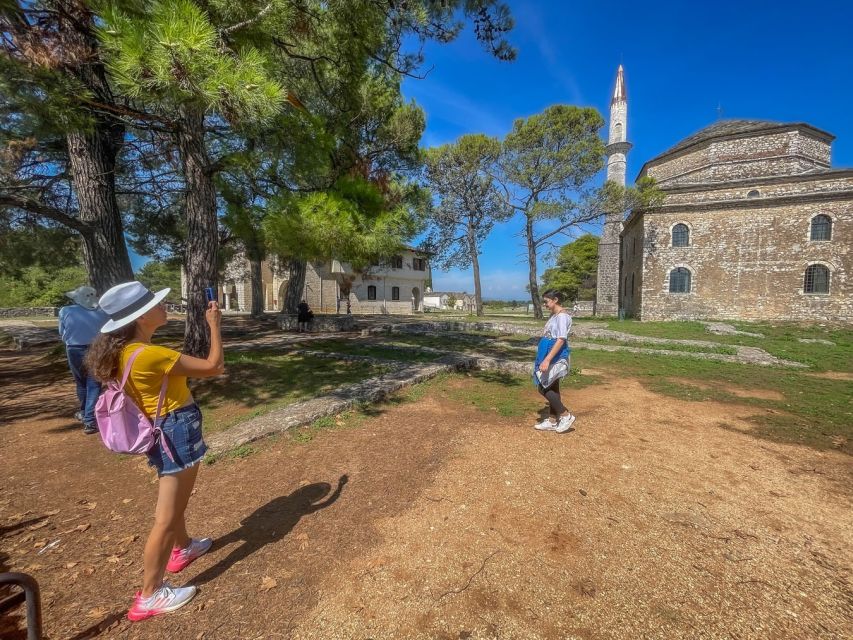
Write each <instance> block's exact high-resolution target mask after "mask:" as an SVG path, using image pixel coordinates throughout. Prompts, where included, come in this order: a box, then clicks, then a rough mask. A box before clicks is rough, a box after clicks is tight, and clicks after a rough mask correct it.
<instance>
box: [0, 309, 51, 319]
mask: <svg viewBox="0 0 853 640" xmlns="http://www.w3.org/2000/svg"><path fill="white" fill-rule="evenodd" d="M59 309H60V307H6V308H2V309H0V318H26V317H28V316H47V317H49V318H55V317H56V316H58V315H59Z"/></svg>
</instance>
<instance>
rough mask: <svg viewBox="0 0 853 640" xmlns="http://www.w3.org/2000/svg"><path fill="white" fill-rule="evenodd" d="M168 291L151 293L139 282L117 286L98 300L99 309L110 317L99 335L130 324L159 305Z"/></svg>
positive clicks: (167, 289)
mask: <svg viewBox="0 0 853 640" xmlns="http://www.w3.org/2000/svg"><path fill="white" fill-rule="evenodd" d="M170 291H171V289H169V288H166V289H162V290H161V291H158V292H157V293H151V292H150V291H149V290H148V288H147V287H146V286H145V285H144V284H142V283H141V282H125V283H124V284H117V285H116V286H114V287H113V288H112V289H110V290H109V291H107V292H106V293H105V294H104V295H102V296H101V299H100V300H98V304H99V305H100V306H101V309H103V311H104V313H106V314H107V315H108V316H109V317H110V319H109V320H107V323H106V324H105V325H104V326H103V327H102V328H101V333H110V332H111V331H115V330H116V329H120V328H121V327H123V326H125V325H127V324H130V323H131V322H133V321H134V320H136V319H137V318H138V317H139V316H141V315H143V314H144V313H146V312H147V311H150V310H151V309H153V308H154V307H156V306H157V305H158V304H160V302H161V301H162V300H163V298H165V297H166V296H167V295H169V292H170Z"/></svg>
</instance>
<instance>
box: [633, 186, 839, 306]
mask: <svg viewBox="0 0 853 640" xmlns="http://www.w3.org/2000/svg"><path fill="white" fill-rule="evenodd" d="M818 213H822V214H826V215H829V216H830V217H831V218H832V220H833V229H832V240H831V241H829V242H813V241H811V240H810V239H809V236H810V233H809V232H810V221H811V218H812V217H813V216H814V215H816V214H818ZM642 217H643V218H644V220H641V221H632V224H629V227H628V229H627V230H626V232H625V233H624V234H623V247H627V246H633V243H634V242H635V241H636V239H637V238H640V237H641V238H642V244H643V253H642V256H641V258H640V259H641V260H642V280H641V286H640V298H639V300H634V302H633V304H632V305H631V309H632V310H634V309H637V310H639V314H636V315H639V316H640V317H641V318H642V319H643V320H672V319H698V318H718V319H744V320H806V321H816V320H830V321H844V322H853V242H851V238H853V192H850V193H849V195H848V198H847V199H846V200H834V201H832V200H830V201H812V202H800V203H797V204H787V205H785V206H778V205H777V206H774V205H773V204H772V203H766V204H765V203H755V202H750V203H749V206H746V205H744V206H743V207H742V208H741V207H723V208H717V209H714V208H710V209H708V210H703V211H701V212H696V211H687V210H683V211H679V210H677V208H670V207H664V208H663V210H662V211H661V212H658V213H652V214H649V213H647V214H645V215H644V216H642ZM679 222H681V223H684V224H687V225H688V227H689V228H690V245H689V246H687V247H680V248H676V247H672V246H671V244H672V243H671V229H672V227H673V226H674V225H675V224H677V223H679ZM625 250H626V248H623V262H624V264H625V274H631V273H636V272H638V271H639V267H638V265H637V264H636V263H635V262H633V261H632V258H631V257H628V258H627V259H626V255H625V253H624V251H625ZM814 263H821V264H824V265H826V266H827V267H828V268H829V270H830V274H831V275H830V292H829V294H826V295H819V294H806V293H804V292H803V278H804V273H805V270H806V268H807V267H808V266H809V265H810V264H814ZM679 266H682V267H686V268H687V269H688V270H689V271H690V272H691V291H690V293H683V294H678V293H670V292H669V272H670V270H672V269H673V268H675V267H679ZM635 277H636V276H635ZM626 306H627V305H626Z"/></svg>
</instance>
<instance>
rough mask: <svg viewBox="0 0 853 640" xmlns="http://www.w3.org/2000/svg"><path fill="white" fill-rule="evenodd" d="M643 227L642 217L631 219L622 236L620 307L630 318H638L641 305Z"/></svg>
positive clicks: (643, 219) (643, 218)
mask: <svg viewBox="0 0 853 640" xmlns="http://www.w3.org/2000/svg"><path fill="white" fill-rule="evenodd" d="M644 225H645V217H644V216H637V217H635V218H632V219H630V220H629V221H628V222H627V223H626V225H625V231H624V232H623V234H622V247H621V249H622V270H621V277H622V282H621V283H620V285H621V289H620V307H621V308H622V310H623V311H624V312H625V314H626V315H627V316H628V317H630V318H638V317H640V313H641V308H642V304H643V237H644V232H643V230H644Z"/></svg>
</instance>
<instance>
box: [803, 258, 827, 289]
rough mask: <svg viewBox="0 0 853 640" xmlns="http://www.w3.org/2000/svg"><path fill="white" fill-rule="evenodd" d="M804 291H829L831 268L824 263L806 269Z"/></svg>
mask: <svg viewBox="0 0 853 640" xmlns="http://www.w3.org/2000/svg"><path fill="white" fill-rule="evenodd" d="M803 293H829V269H827V268H826V267H825V266H823V265H822V264H813V265H810V266H809V268H808V269H806V277H805V278H804V279H803Z"/></svg>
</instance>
